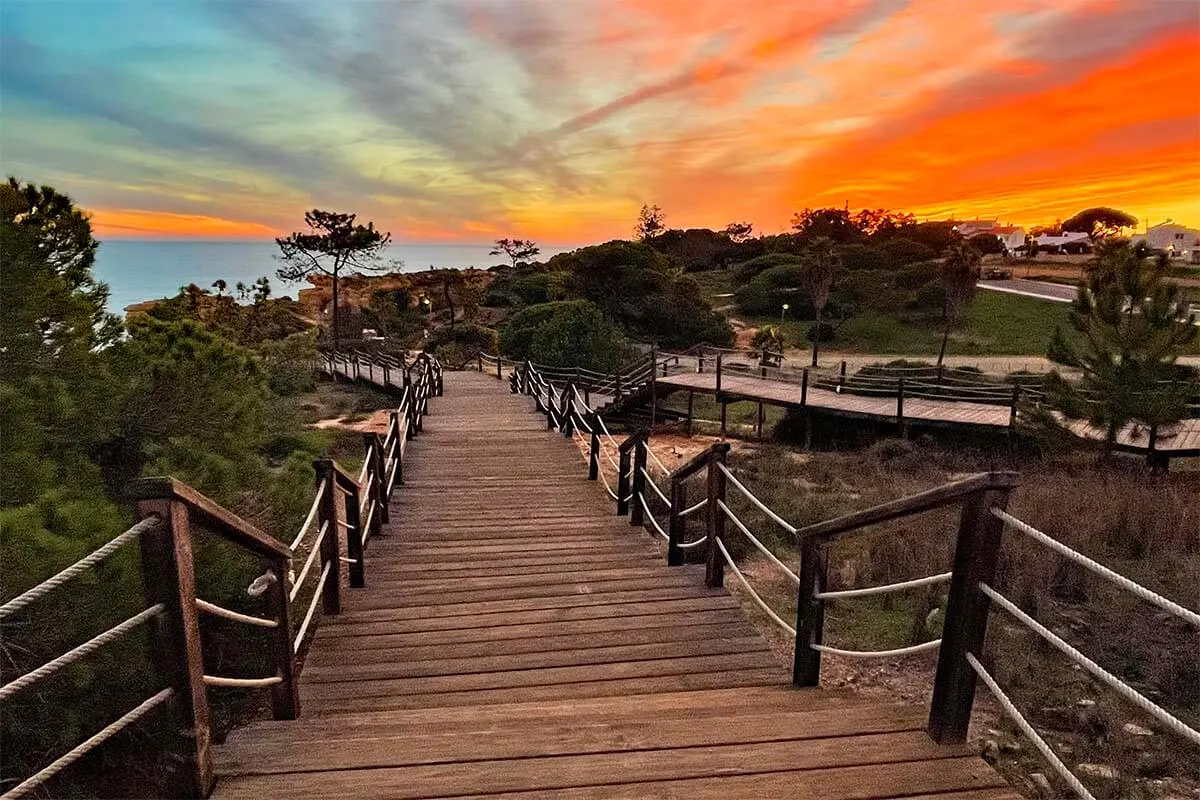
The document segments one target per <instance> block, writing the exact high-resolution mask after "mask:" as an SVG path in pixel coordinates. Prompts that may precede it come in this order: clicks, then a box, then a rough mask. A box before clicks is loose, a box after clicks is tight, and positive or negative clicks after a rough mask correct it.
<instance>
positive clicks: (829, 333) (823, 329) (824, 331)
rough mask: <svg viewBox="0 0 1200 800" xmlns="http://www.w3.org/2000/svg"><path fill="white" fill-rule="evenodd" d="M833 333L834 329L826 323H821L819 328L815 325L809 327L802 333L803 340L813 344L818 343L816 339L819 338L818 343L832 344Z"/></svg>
mask: <svg viewBox="0 0 1200 800" xmlns="http://www.w3.org/2000/svg"><path fill="white" fill-rule="evenodd" d="M835 332H836V329H835V328H834V327H833V326H832V325H830V324H829V323H828V322H822V323H821V324H820V326H817V325H815V324H814V325H809V326H808V330H807V331H805V333H804V338H805V339H807V340H808V341H810V342H815V341H818V339H817V337H818V336H819V337H820V340H819V341H821V342H832V341H833V339H834V335H835Z"/></svg>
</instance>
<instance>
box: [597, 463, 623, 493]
mask: <svg viewBox="0 0 1200 800" xmlns="http://www.w3.org/2000/svg"><path fill="white" fill-rule="evenodd" d="M596 474H597V475H599V476H600V482H601V483H603V484H604V491H606V492H608V496H609V497H611V498H612V499H613V500H619V499H620V498H619V497H618V496H617V493H616V492H614V491H613V488H612V486H611V485H609V483H608V478H606V477H604V470H602V469H598V470H596Z"/></svg>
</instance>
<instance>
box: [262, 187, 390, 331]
mask: <svg viewBox="0 0 1200 800" xmlns="http://www.w3.org/2000/svg"><path fill="white" fill-rule="evenodd" d="M356 218H357V217H356V215H354V214H340V213H338V212H336V211H321V210H319V209H313V210H312V211H307V212H305V214H304V223H305V224H306V225H307V226H308V232H307V233H293V234H291V235H290V236H287V237H284V238H280V239H276V240H275V244H277V245H279V251H280V253H281V256H280V260H281V261H282V262H283V266H282V267H280V268H279V269H278V270H277V271H276V273H275V274H276V275H278V276H279V279H280V280H283V281H289V282H296V281H301V280H304V279H305V278H307V277H308V276H309V275H313V274H316V273H321V274H322V275H328V276H330V277H331V278H333V317H332V325H333V347H334V349H335V350H336V349H337V347H338V343H339V340H340V335H341V331H340V330H339V329H338V281H339V279H340V276H341V272H342V270H343V269H344V268H346V267H353V268H354V269H356V270H359V271H365V272H382V271H383V270H384V269H386V266H384V265H381V264H379V260H380V255H381V254H382V253H383V251H384V250H385V249H387V246H388V245H389V244H391V241H392V235H391V234H390V233H386V232H384V231H380V230H376V228H375V224H374V223H372V222H368V223H367V224H366V225H360V224H358V223H357V222H355V220H356Z"/></svg>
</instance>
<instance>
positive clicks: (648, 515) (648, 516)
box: [637, 494, 671, 541]
mask: <svg viewBox="0 0 1200 800" xmlns="http://www.w3.org/2000/svg"><path fill="white" fill-rule="evenodd" d="M637 499H638V502H639V503H641V504H642V511H644V512H645V513H644V514H643V515H642V518H643V519H644V520H649V521H650V524H651V525H653V526H654V530H655V532H657V533H658V535H659V536H661V537H662V538H664V539H666V540H667V541H670V540H671V537H670V536H668V535H667V532H666V531H664V530H663V529H662V526H661V525H659V524H658V520H656V519H655V518H654V514H653V512H651V511H650V508H649V506H647V505H646V496H645V495H641V494H639V495H638V496H637Z"/></svg>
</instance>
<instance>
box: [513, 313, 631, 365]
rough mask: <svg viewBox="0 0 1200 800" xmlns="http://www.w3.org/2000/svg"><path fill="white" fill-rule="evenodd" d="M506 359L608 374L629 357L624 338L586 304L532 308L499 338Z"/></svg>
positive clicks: (629, 348) (515, 317)
mask: <svg viewBox="0 0 1200 800" xmlns="http://www.w3.org/2000/svg"><path fill="white" fill-rule="evenodd" d="M501 348H502V350H503V352H504V354H505V355H507V356H508V357H510V358H513V359H517V360H524V359H529V360H531V361H536V362H537V363H539V364H545V365H547V366H551V367H583V368H584V369H592V370H597V371H599V372H610V371H613V370H616V369H618V368H619V367H620V366H621V365H622V364H624V363H625V362H626V361H627V360H628V359H629V358H630V357H631V356H632V354H633V353H632V348H631V347H630V345H629V343H628V341H627V340H626V339H625V337H624V335H623V334H622V333H621V331H620V330H619V329H617V328H616V327H615V326H614V325H613V324H612V323H610V322H609V321H608V320H606V319H605V318H604V315H603V314H601V313H600V309H598V308H596V306H594V305H592V304H591V303H589V302H587V301H586V300H564V301H560V302H557V303H545V304H543V305H540V306H533V307H531V308H528V309H526V310H525V311H522V312H520V313H519V314H517V315H515V316H514V317H513V318H512V319H511V320H509V324H508V325H506V326H505V328H504V330H503V332H502V334H501Z"/></svg>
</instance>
